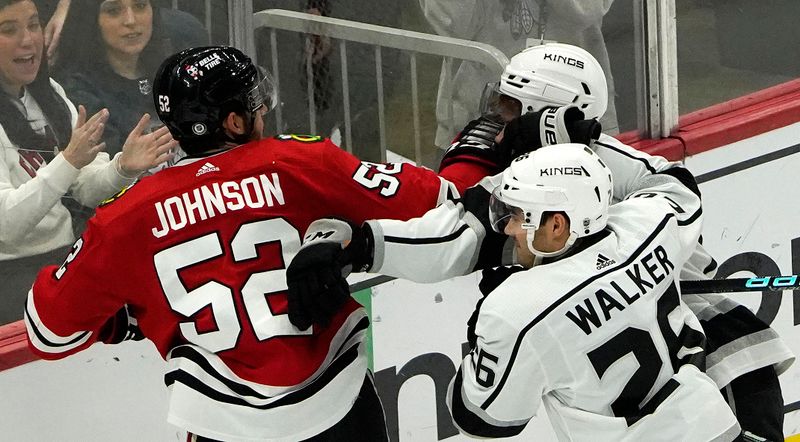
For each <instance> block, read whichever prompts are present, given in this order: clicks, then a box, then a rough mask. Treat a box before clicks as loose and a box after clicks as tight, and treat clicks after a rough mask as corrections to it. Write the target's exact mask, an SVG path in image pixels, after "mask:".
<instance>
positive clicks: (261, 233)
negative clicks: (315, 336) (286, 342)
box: [153, 218, 313, 352]
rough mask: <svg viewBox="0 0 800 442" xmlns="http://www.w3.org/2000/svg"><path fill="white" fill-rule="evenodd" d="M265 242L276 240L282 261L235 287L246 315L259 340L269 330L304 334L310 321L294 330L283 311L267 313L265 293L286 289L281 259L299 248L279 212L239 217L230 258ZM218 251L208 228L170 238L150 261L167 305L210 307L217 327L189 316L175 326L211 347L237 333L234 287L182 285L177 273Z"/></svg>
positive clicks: (226, 344) (229, 342)
mask: <svg viewBox="0 0 800 442" xmlns="http://www.w3.org/2000/svg"><path fill="white" fill-rule="evenodd" d="M269 242H280V248H281V253H282V255H283V262H284V267H282V268H278V269H272V270H267V271H264V272H256V273H253V274H252V275H250V276H249V277H248V278H247V279H246V281H245V282H244V284H243V285H242V287H241V290H240V293H241V296H242V301H243V304H244V307H245V310H246V312H247V319H248V320H249V321H250V324H251V325H252V327H253V330H254V331H255V333H256V336H257V337H258V339H259V341H265V340H267V339H270V338H272V337H275V336H286V335H310V334H311V333H312V330H313V327H309V328H308V330H305V331H300V330H298V329H297V328H296V327H294V326H293V325H292V324H291V322H289V316H288V315H287V314H279V315H275V314H273V313H272V311H271V310H270V308H269V304H268V303H267V298H266V295H267V294H270V293H275V292H280V291H285V290H286V289H287V287H286V268H285V265H286V264H288V263H289V261H290V260H291V258H292V256H293V255H294V253H295V252H296V251H297V250H298V249H299V248H300V233H299V232H298V231H297V229H295V228H294V227H292V225H291V224H289V223H288V222H287V221H286V220H284V219H282V218H274V219H269V220H261V221H254V222H250V223H245V224H243V225H242V226H241V227H240V228H239V230H238V231H237V232H236V234H235V235H234V237H233V240H231V244H230V245H231V252H232V255H233V256H232V258H233V261H234V262H242V261H246V260H250V259H255V258H257V257H258V253H257V248H256V247H257V246H258V245H260V244H265V243H269ZM222 255H223V247H222V243H221V241H220V237H219V234H218V233H217V232H212V233H209V234H207V235H203V236H200V237H197V238H194V239H191V240H189V241H186V242H183V243H180V244H176V245H174V246H172V247H169V248H167V249H164V250H162V251H160V252H158V253H156V254H155V255H154V256H153V264H154V265H155V268H156V272H157V273H158V279H159V281H160V283H161V288H162V290H163V292H164V295H165V296H166V297H167V301H168V302H169V305H170V308H172V309H173V310H174V311H176V312H178V313H180V314H181V315H183V316H186V317H188V318H191V317H192V316H193V315H194V314H196V313H197V312H199V311H200V310H202V309H203V308H205V307H206V306H210V307H211V312H212V315H213V316H214V321H215V323H216V325H217V330H212V331H208V332H204V333H199V332H198V331H197V327H196V324H195V323H194V321H186V322H181V323H180V325H179V327H180V330H181V333H182V334H183V336H184V337H185V338H186V339H187V340H189V341H190V342H192V343H194V344H196V345H198V346H200V347H203V348H205V349H207V350H209V351H212V352H220V351H223V350H228V349H231V348H234V347H235V346H236V343H237V341H238V339H239V335H240V334H241V331H242V326H241V324H240V323H239V321H240V318H239V317H238V315H237V314H236V307H235V304H234V302H233V296H234V289H233V288H231V287H228V286H226V285H224V284H221V283H219V282H217V281H214V280H211V281H209V282H206V283H205V284H203V285H201V286H199V287H197V288H195V289H194V290H190V291H188V290H187V289H186V287H185V286H184V285H183V282H182V281H181V279H180V275H179V271H180V270H181V269H183V268H185V267H189V266H192V265H195V264H199V263H201V262H205V261H208V260H211V259H214V258H217V257H219V256H222Z"/></svg>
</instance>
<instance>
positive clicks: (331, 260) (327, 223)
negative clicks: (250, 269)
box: [286, 218, 372, 330]
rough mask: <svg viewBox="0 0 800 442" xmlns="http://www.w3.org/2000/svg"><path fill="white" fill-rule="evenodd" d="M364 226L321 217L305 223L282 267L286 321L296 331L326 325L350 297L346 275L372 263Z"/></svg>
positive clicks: (366, 267)
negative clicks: (296, 247) (303, 232)
mask: <svg viewBox="0 0 800 442" xmlns="http://www.w3.org/2000/svg"><path fill="white" fill-rule="evenodd" d="M368 232H369V230H368V228H367V227H364V228H361V227H357V226H356V225H354V224H352V223H349V222H347V221H343V220H339V219H333V218H325V219H320V220H317V221H314V222H313V223H311V225H309V226H308V230H307V231H306V235H305V237H304V239H303V246H302V247H301V248H300V250H299V251H298V252H297V255H296V256H295V257H294V259H292V262H291V263H290V264H289V268H288V269H286V282H287V285H288V310H289V312H288V313H289V321H290V322H291V323H292V324H294V326H295V327H297V328H298V329H299V330H305V329H307V328H308V327H310V326H311V325H312V324H319V325H321V326H323V327H324V326H327V325H328V323H329V322H330V320H331V318H332V317H333V316H334V315H335V314H336V312H338V311H339V309H340V308H341V307H342V306H343V305H344V303H345V301H347V298H348V297H349V296H350V287H349V284H348V283H347V280H346V278H347V276H348V275H349V274H350V272H351V271H353V269H355V271H361V272H363V271H366V270H368V269H369V267H370V266H371V264H372V258H371V256H372V254H371V252H369V250H371V249H370V246H369V244H368V240H367V237H368V236H369V235H368Z"/></svg>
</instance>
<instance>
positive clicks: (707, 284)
mask: <svg viewBox="0 0 800 442" xmlns="http://www.w3.org/2000/svg"><path fill="white" fill-rule="evenodd" d="M798 287H800V276H798V275H780V276H753V277H752V278H731V279H705V280H696V281H681V292H682V293H683V294H685V295H689V294H692V295H701V294H705V293H731V292H764V291H780V290H787V289H794V288H798Z"/></svg>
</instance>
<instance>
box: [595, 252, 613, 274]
mask: <svg viewBox="0 0 800 442" xmlns="http://www.w3.org/2000/svg"><path fill="white" fill-rule="evenodd" d="M616 263H617V262H616V261H614V260H613V259H611V258H608V257H606V256H603V254H602V253H598V254H597V270H603V269H604V268H606V267H608V266H610V265H611V264H616Z"/></svg>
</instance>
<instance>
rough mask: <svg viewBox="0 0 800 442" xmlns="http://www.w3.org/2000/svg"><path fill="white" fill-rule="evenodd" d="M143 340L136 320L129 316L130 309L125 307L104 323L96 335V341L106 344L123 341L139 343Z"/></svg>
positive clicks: (131, 315)
mask: <svg viewBox="0 0 800 442" xmlns="http://www.w3.org/2000/svg"><path fill="white" fill-rule="evenodd" d="M142 339H144V335H143V334H142V331H141V330H140V329H139V324H138V322H137V321H136V318H135V317H134V316H133V314H131V312H130V308H129V307H128V306H127V305H125V306H123V307H122V308H121V309H119V310H117V313H115V314H114V316H112V317H111V318H109V319H108V321H106V323H105V324H103V326H102V327H101V328H100V331H99V332H98V334H97V340H98V341H100V342H104V343H106V344H119V343H120V342H123V341H141V340H142Z"/></svg>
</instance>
